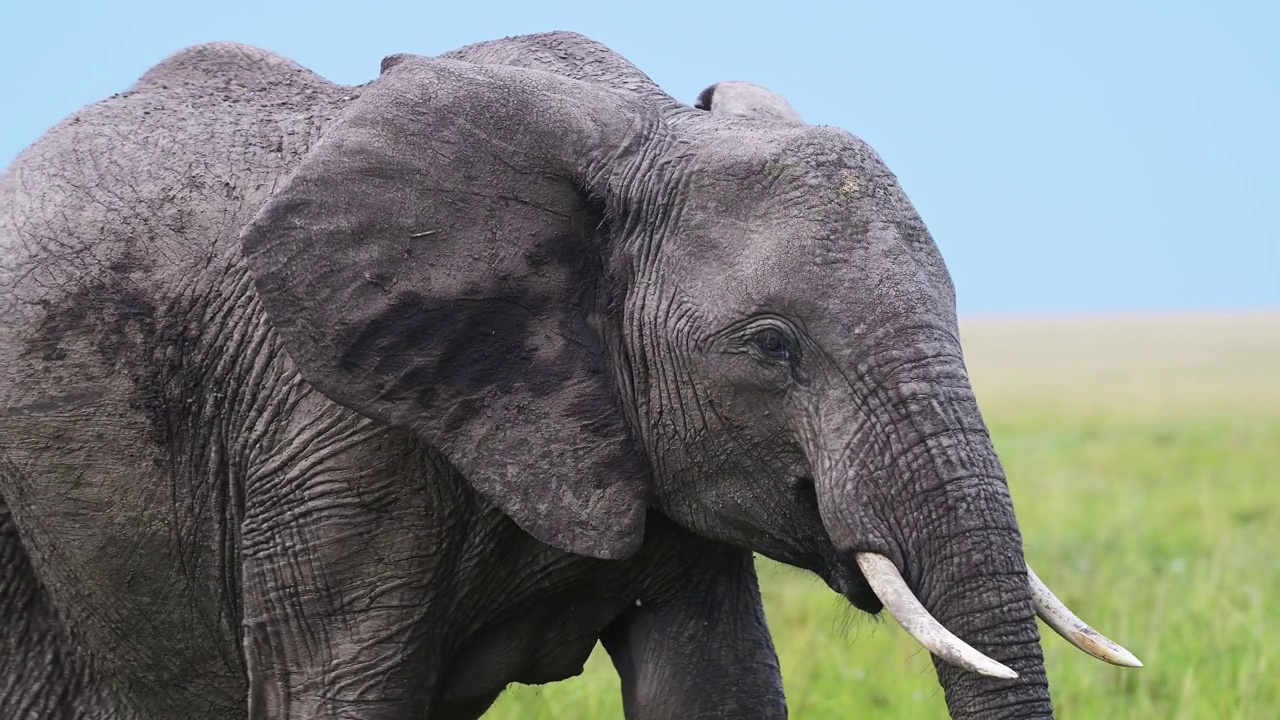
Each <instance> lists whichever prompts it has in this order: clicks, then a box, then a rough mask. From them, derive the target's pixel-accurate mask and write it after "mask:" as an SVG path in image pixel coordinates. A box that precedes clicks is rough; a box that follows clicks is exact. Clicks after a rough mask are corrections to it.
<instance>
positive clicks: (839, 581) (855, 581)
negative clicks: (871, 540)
mask: <svg viewBox="0 0 1280 720" xmlns="http://www.w3.org/2000/svg"><path fill="white" fill-rule="evenodd" d="M820 575H821V577H822V579H823V581H824V582H826V583H827V585H828V586H830V587H831V589H832V590H835V591H836V592H838V593H840V594H841V595H843V596H844V598H845V599H846V600H848V601H849V604H850V605H853V606H854V607H856V608H858V609H859V610H861V611H863V612H865V613H868V614H871V615H879V614H880V611H881V610H883V609H884V602H883V601H881V600H880V598H879V597H878V596H877V595H876V593H875V590H872V589H871V584H870V583H868V582H867V578H866V577H865V576H864V575H863V574H862V570H861V569H859V568H858V563H857V560H856V559H855V554H854V553H841V555H840V557H839V559H838V560H837V561H836V562H834V563H832V564H831V566H830V568H829V569H828V570H827V571H825V572H823V573H821V574H820Z"/></svg>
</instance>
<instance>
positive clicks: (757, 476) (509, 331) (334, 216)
mask: <svg viewBox="0 0 1280 720" xmlns="http://www.w3.org/2000/svg"><path fill="white" fill-rule="evenodd" d="M504 47H509V46H504ZM589 49H590V51H591V52H595V53H599V55H600V56H601V57H611V58H616V56H611V55H609V54H608V51H607V50H602V49H600V46H595V45H592V46H591V47H590V48H589ZM494 52H496V51H494ZM494 52H490V51H489V50H482V51H477V52H473V53H472V54H471V55H470V56H468V57H465V61H464V60H459V59H451V58H436V59H426V58H418V57H411V56H397V57H395V58H392V59H391V61H389V62H387V63H385V65H384V72H383V74H382V76H381V77H380V78H379V79H378V80H377V81H375V82H374V83H372V84H371V85H369V86H368V87H366V88H364V89H363V90H362V91H361V95H360V96H359V97H358V98H357V99H356V100H354V101H353V102H352V103H351V104H350V106H349V107H348V108H347V109H346V110H345V112H344V113H343V115H342V116H341V117H340V118H339V119H338V120H337V121H336V122H335V124H334V125H333V126H331V127H329V128H327V129H326V131H325V133H324V135H323V137H322V139H321V140H320V142H319V144H318V145H317V146H316V147H315V148H314V149H313V150H312V152H311V154H310V155H309V156H308V157H307V158H305V159H304V161H303V162H302V164H301V166H300V167H298V168H297V169H296V171H295V172H294V174H293V175H292V176H291V177H290V178H289V179H288V181H287V182H286V183H285V184H284V185H283V186H282V187H280V188H278V189H277V191H276V192H275V194H274V195H273V197H272V199H271V200H270V201H269V202H268V203H267V204H266V206H265V207H264V208H262V210H261V211H260V212H259V213H258V215H257V216H256V218H255V219H254V221H253V222H252V223H251V224H250V225H249V227H248V228H247V229H246V230H245V231H244V234H243V243H244V252H245V255H246V258H247V260H248V263H249V267H250V269H251V271H252V273H253V275H254V279H255V284H256V287H257V290H258V294H259V296H260V298H261V301H262V302H263V304H264V307H265V308H266V310H267V313H268V315H269V317H270V318H271V319H272V322H273V324H274V327H275V330H276V332H277V333H278V335H279V336H280V338H281V340H282V341H283V343H284V346H285V347H286V349H287V350H288V352H289V354H290V356H291V357H292V358H293V360H294V362H295V363H296V364H297V365H298V367H299V369H300V371H301V372H302V373H303V374H304V376H305V377H306V378H307V379H308V381H309V382H311V383H312V384H313V385H314V386H315V387H316V388H318V389H319V390H320V391H321V392H323V393H324V394H326V395H327V396H329V397H330V398H332V399H334V400H335V401H337V402H339V403H342V404H344V405H346V406H348V407H350V408H353V409H355V410H357V411H359V412H361V413H364V414H365V415H368V416H370V417H373V418H376V419H379V420H382V421H385V422H387V423H390V424H393V425H396V426H400V427H403V428H407V429H410V430H412V431H414V432H417V433H419V434H420V435H421V436H422V437H424V438H426V439H428V440H429V441H430V442H432V443H434V444H435V445H437V446H438V447H439V448H441V449H442V451H443V452H444V453H445V454H446V456H447V457H448V458H449V459H450V461H451V462H452V463H454V464H455V465H456V466H457V468H458V469H459V470H460V471H461V472H462V473H463V474H464V475H465V476H466V477H467V478H469V479H470V481H471V482H472V483H474V485H475V487H476V488H477V490H478V491H479V492H480V493H482V494H483V495H484V496H485V497H486V498H488V499H489V500H490V501H491V502H492V503H493V504H494V505H496V506H497V507H498V508H500V509H501V510H502V511H503V512H505V513H506V514H507V515H509V516H510V517H511V518H512V519H513V520H514V521H515V522H516V523H518V524H519V525H520V526H521V527H523V528H524V529H525V530H526V531H528V532H529V533H531V534H532V535H534V536H535V537H537V538H539V539H540V540H542V541H543V542H546V543H548V544H550V545H552V546H555V547H557V548H560V549H563V550H566V551H569V552H574V553H580V554H585V555H590V556H595V557H600V558H621V557H625V556H627V555H629V554H630V553H632V552H634V551H635V550H636V549H637V547H638V546H639V545H640V543H641V542H642V533H643V528H644V522H643V520H644V517H645V515H646V513H647V512H648V511H649V510H650V508H656V509H657V510H658V511H660V512H662V513H664V514H665V515H667V516H668V517H670V518H672V519H673V520H675V521H676V522H678V523H681V524H682V525H684V526H685V527H687V528H689V529H691V530H693V531H694V532H697V533H699V534H702V535H705V536H708V537H711V538H715V539H718V540H721V541H723V542H726V543H731V544H734V545H738V546H741V547H746V548H751V549H754V550H757V551H759V552H761V553H764V554H766V555H768V556H770V557H772V558H775V559H778V560H780V561H783V562H786V563H790V564H792V565H796V566H799V567H802V568H807V569H809V570H812V571H814V572H815V573H817V574H818V575H819V576H821V577H822V578H823V579H824V580H825V581H826V582H827V583H828V584H829V585H830V586H831V587H832V588H834V589H835V590H836V591H838V592H840V593H842V594H843V595H844V596H845V597H847V598H848V599H849V600H850V601H851V602H852V603H853V604H855V605H856V606H858V607H860V608H863V609H865V610H868V611H871V612H876V611H879V610H880V609H881V607H882V605H883V606H886V607H888V608H889V609H890V611H891V612H892V613H893V614H894V615H895V617H897V618H898V619H899V620H900V621H901V622H902V623H903V625H904V626H906V627H907V628H908V629H909V630H911V631H912V632H913V633H914V634H915V635H916V636H917V637H918V638H920V639H922V641H923V642H924V643H925V645H926V646H927V647H928V648H929V649H930V650H931V651H933V653H934V655H935V662H936V665H937V670H938V674H939V678H940V681H941V683H942V684H943V686H944V687H945V688H946V692H947V700H948V704H949V705H950V708H951V711H952V713H953V714H954V715H956V716H966V717H968V716H983V717H992V716H995V715H997V714H1000V713H1008V714H1011V715H1016V716H1039V715H1045V716H1047V715H1049V714H1050V713H1051V709H1050V704H1049V694H1048V686H1047V682H1046V680H1045V675H1044V669H1043V660H1042V655H1041V652H1040V649H1039V644H1038V643H1039V637H1038V634H1037V631H1036V626H1035V623H1034V617H1035V614H1036V603H1037V602H1038V601H1037V599H1036V598H1034V597H1033V584H1032V582H1029V577H1030V578H1032V580H1033V576H1030V575H1029V573H1028V570H1027V568H1026V565H1025V563H1024V561H1023V556H1022V546H1021V539H1020V536H1019V532H1018V527H1017V525H1016V523H1015V520H1014V513H1013V507H1012V505H1011V502H1010V499H1009V495H1008V492H1007V489H1006V485H1005V480H1004V476H1003V475H1002V471H1001V467H1000V463H999V462H998V460H997V458H996V454H995V451H994V450H993V449H992V446H991V442H990V439H989V438H988V435H987V431H986V428H985V427H984V425H983V422H982V418H981V416H980V414H979V412H978V406H977V404H976V402H975V400H974V397H973V393H972V391H971V390H970V387H969V383H968V380H967V376H966V373H965V367H964V363H963V360H962V357H961V352H960V344H959V341H958V338H957V330H956V316H955V304H954V298H953V290H952V285H951V280H950V278H949V277H948V274H947V271H946V268H945V266H944V265H943V262H942V259H941V258H940V257H939V254H938V251H937V249H936V247H935V246H934V243H933V240H932V239H931V238H930V236H929V233H928V231H927V230H926V229H925V226H924V224H923V223H922V222H921V220H920V218H919V216H918V215H917V213H916V212H915V210H914V209H913V208H912V206H911V204H910V202H909V201H908V200H907V198H906V196H905V195H904V194H903V192H902V189H901V188H900V187H899V185H898V183H897V181H896V179H895V178H894V176H893V175H892V174H891V173H890V172H889V171H888V169H887V168H885V166H884V164H883V163H882V162H881V160H880V158H879V157H877V156H876V154H875V153H874V152H873V151H872V150H871V149H870V148H869V147H867V145H865V144H864V143H862V142H861V141H859V140H858V139H857V138H855V137H854V136H852V135H850V134H849V133H847V132H844V131H842V130H836V129H832V128H820V127H809V126H805V125H803V124H802V122H801V121H800V120H799V116H798V115H796V114H795V112H794V110H791V109H790V106H789V105H786V104H785V102H782V104H781V105H779V104H778V103H777V102H773V101H769V102H763V103H762V102H757V100H753V99H750V98H751V97H755V98H757V99H758V98H759V97H761V96H760V95H758V94H756V95H754V96H751V94H750V93H739V92H737V91H740V90H748V89H750V88H747V87H745V86H743V87H736V88H735V91H734V92H727V93H726V92H723V90H724V88H725V87H726V86H724V85H722V86H719V87H721V90H720V91H711V92H708V93H704V96H705V97H706V103H704V106H705V107H707V108H709V109H710V110H712V112H705V111H703V110H699V109H695V108H690V107H687V106H683V105H681V104H679V103H677V102H674V101H671V100H670V98H668V97H666V96H665V95H662V94H661V93H660V91H656V89H655V88H654V87H653V86H652V85H651V83H649V82H648V80H647V78H644V76H643V75H642V74H640V73H639V72H638V71H635V72H634V74H633V75H628V76H627V78H626V79H625V81H620V82H616V83H614V84H613V85H610V84H609V83H603V82H598V81H596V80H597V79H596V78H592V77H585V78H574V77H567V76H566V75H565V74H562V73H557V72H554V71H555V70H556V68H555V67H554V62H552V61H553V60H554V58H551V59H550V60H548V59H546V58H542V57H540V56H537V55H536V54H534V55H532V56H530V55H523V56H521V57H525V58H528V57H533V59H532V60H529V61H527V62H521V63H511V62H510V58H505V57H495V56H494ZM504 52H505V51H504ZM486 53H489V54H488V55H486ZM498 54H500V53H498ZM614 62H615V63H623V65H618V66H619V67H622V68H623V70H624V71H625V72H624V74H626V73H630V72H631V70H628V69H627V68H630V66H629V65H625V64H624V63H625V61H621V60H620V59H616V61H614ZM483 63H507V64H483ZM513 64H523V65H525V66H526V67H514V66H512V65H513ZM615 77H616V75H615ZM750 87H751V88H754V87H755V86H750ZM758 90H759V91H762V92H764V93H767V92H768V91H766V90H763V88H758ZM752 92H755V91H754V90H753V91H752ZM775 97H776V96H775ZM742 98H748V99H747V100H743V99H742ZM778 100H780V98H778ZM760 108H763V110H761V111H760V112H755V110H756V109H760ZM1047 603H1049V601H1048V600H1045V601H1044V603H1042V604H1046V607H1048V604H1047ZM1063 622H1067V623H1070V622H1075V621H1074V618H1073V617H1070V616H1067V617H1066V619H1065V620H1064V621H1063ZM1091 632H1092V631H1088V630H1078V631H1077V632H1076V633H1075V636H1076V637H1078V638H1079V637H1085V636H1086V635H1087V633H1091ZM1090 637H1091V636H1090ZM960 638H964V640H961V639H960ZM1098 642H1103V641H1098ZM1118 652H1123V651H1118ZM1113 659H1114V658H1113ZM962 668H963V669H967V670H976V671H977V672H976V673H970V672H965V670H963V669H962ZM979 673H981V674H979ZM987 676H993V677H994V678H998V679H993V677H987Z"/></svg>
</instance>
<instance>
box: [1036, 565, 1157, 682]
mask: <svg viewBox="0 0 1280 720" xmlns="http://www.w3.org/2000/svg"><path fill="white" fill-rule="evenodd" d="M1027 580H1029V581H1030V582H1031V597H1032V598H1033V599H1034V600H1035V603H1036V614H1037V615H1039V616H1040V619H1041V620H1044V622H1045V624H1046V625H1048V626H1049V627H1051V628H1053V629H1054V631H1056V632H1057V633H1058V634H1059V635H1061V636H1062V637H1064V638H1066V639H1067V642H1069V643H1071V644H1072V645H1075V646H1076V647H1078V648H1080V649H1081V650H1083V651H1084V652H1086V653H1088V654H1090V655H1092V656H1094V657H1096V658H1098V659H1099V660H1102V661H1104V662H1109V663H1111V664H1112V665H1121V666H1124V667H1142V661H1141V660H1139V659H1138V658H1136V657H1134V655H1133V653H1131V652H1129V651H1128V650H1125V649H1124V648H1122V647H1120V646H1119V645H1117V644H1116V643H1114V642H1112V641H1111V640H1108V639H1107V638H1106V637H1104V636H1103V635H1102V633H1100V632H1098V631H1097V630H1094V629H1093V628H1091V627H1089V626H1088V625H1086V624H1085V623H1084V621H1083V620H1081V619H1080V618H1078V617H1076V616H1075V613H1073V612H1071V611H1070V610H1068V609H1067V606H1066V605H1063V604H1062V601H1061V600H1059V599H1058V598H1056V597H1054V595H1053V593H1052V592H1050V591H1049V588H1048V587H1047V586H1046V585H1045V584H1044V582H1042V581H1041V580H1040V578H1038V577H1036V573H1035V571H1034V570H1032V569H1031V566H1030V565H1028V566H1027Z"/></svg>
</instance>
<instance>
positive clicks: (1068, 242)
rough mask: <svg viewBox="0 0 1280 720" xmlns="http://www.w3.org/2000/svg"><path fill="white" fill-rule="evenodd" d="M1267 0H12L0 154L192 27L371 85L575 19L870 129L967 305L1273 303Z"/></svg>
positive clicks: (1274, 43) (1278, 62)
mask: <svg viewBox="0 0 1280 720" xmlns="http://www.w3.org/2000/svg"><path fill="white" fill-rule="evenodd" d="M744 8H752V9H750V10H746V9H744ZM1278 8H1280V4H1277V3H1262V2H1258V3H1246V2H1214V3H1209V2H1179V1H1177V0H1164V1H1163V2H1102V1H1100V0H1077V1H1076V2H1071V3H1026V2H1001V3H994V2H978V3H956V2H941V1H939V2H901V3H889V2H883V1H881V2H874V3H870V2H868V3H863V2H833V3H829V4H824V3H805V2H798V1H794V0H793V1H789V2H778V3H746V2H732V3H731V2H724V3H701V2H695V1H694V0H684V1H682V2H656V1H650V0H646V1H641V0H635V1H633V2H627V3H621V4H608V3H605V2H597V3H585V2H573V3H540V2H536V1H525V2H505V3H495V2H483V1H480V0H471V1H468V0H450V1H449V2H412V3H411V2H387V3H379V2H372V1H368V2H359V3H352V2H325V1H314V2H306V3H302V2H297V3H294V2H268V1H267V0H258V1H257V2H243V1H241V0H224V1H220V2H210V3H178V2H172V1H169V2H141V1H139V0H119V1H116V2H106V1H105V0H102V1H100V2H93V3H91V2H76V1H74V0H72V1H69V2H61V3H35V2H16V3H10V4H9V7H8V8H6V9H5V10H4V11H3V12H2V13H0V17H3V23H0V98H3V109H2V110H0V165H7V164H8V163H9V162H10V161H11V160H12V159H13V157H14V156H15V155H17V153H18V152H20V151H21V150H22V149H23V148H24V147H26V146H27V145H28V144H30V143H31V142H32V141H33V140H35V139H36V138H37V137H38V136H39V135H40V133H42V132H44V130H46V129H47V128H48V127H50V126H51V125H53V124H54V123H55V122H57V121H58V120H59V119H61V118H62V117H64V116H65V115H67V114H68V113H70V112H72V111H73V110H75V109H76V108H78V107H79V106H81V105H83V104H85V103H88V102H91V101H94V100H97V99H100V98H102V97H105V96H107V95H110V94H111V93H113V92H117V91H119V90H122V89H125V88H126V87H128V86H129V85H130V84H132V82H133V81H134V80H136V79H137V77H138V76H140V75H141V74H142V73H143V72H145V71H146V69H147V68H148V67H149V66H151V65H153V64H155V63H156V62H158V61H159V60H161V59H162V58H164V57H165V56H166V55H167V54H169V53H171V52H173V51H175V50H177V49H179V48H181V47H184V46H186V45H190V44H194V43H198V42H203V41H207V40H236V41H240V42H246V43H251V44H255V45H259V46H262V47H266V48H269V49H272V50H275V51H277V52H280V53H282V54H284V55H287V56H289V57H291V58H293V59H294V60H297V61H298V62H300V63H302V64H303V65H306V66H308V67H311V68H312V69H314V70H316V71H318V72H320V73H321V74H322V75H325V76H327V77H329V78H330V79H332V80H334V81H337V82H343V83H361V82H365V81H367V80H369V79H372V78H373V77H374V76H375V75H376V74H377V69H378V62H379V60H380V59H381V58H382V57H383V56H384V55H388V54H391V53H394V52H415V53H419V54H424V55H431V54H435V53H438V52H443V51H445V50H449V49H452V48H454V47H458V46H460V45H464V44H467V43H470V42H476V41H480V40H488V39H493V38H497V37H502V36H504V35H512V34H522V33H527V32H538V31H543V30H552V29H567V30H576V31H579V32H582V33H585V34H587V35H590V36H592V37H594V38H595V39H597V40H600V41H601V42H603V43H605V44H606V45H609V46H610V47H612V48H614V49H615V50H617V51H619V52H621V53H622V54H623V55H625V56H627V57H628V58H629V59H631V60H632V62H634V63H636V64H637V65H638V66H639V67H640V68H641V69H642V70H644V71H645V72H647V73H648V74H649V75H650V76H651V77H653V78H654V79H655V80H657V81H658V83H659V84H661V85H662V86H663V87H665V88H666V89H667V90H668V91H669V92H671V93H672V94H673V95H675V96H677V97H679V98H681V99H684V100H685V101H692V99H693V98H694V97H695V96H696V95H697V93H698V92H699V91H700V90H701V89H702V88H703V87H705V86H706V85H708V84H710V83H712V82H715V81H718V80H726V79H742V80H751V81H754V82H758V83H761V84H764V85H768V86H770V87H772V88H773V89H775V90H777V91H779V92H781V93H782V94H783V95H785V96H786V97H787V98H788V99H789V100H790V101H791V103H792V104H793V105H794V106H795V107H796V108H797V109H798V110H799V111H800V113H801V114H802V115H804V117H805V119H806V120H808V121H809V122H812V123H818V124H827V125H837V126H840V127H844V128H846V129H848V130H851V131H852V132H854V133H856V134H858V135H859V136H861V137H862V138H864V139H866V140H867V141H868V142H870V143H871V144H872V145H873V146H874V147H875V148H876V149H877V150H878V151H879V152H880V154H881V156H883V157H884V158H885V160H886V161H887V162H888V163H889V166H890V167H891V168H892V169H893V170H894V171H895V172H896V173H897V175H898V177H899V179H900V180H901V181H902V184H903V186H904V187H905V188H906V190H907V192H908V193H909V194H910V195H911V197H912V199H913V200H914V202H915V204H916V207H917V208H918V209H919V210H920V212H921V214H922V215H923V216H924V219H925V221H926V222H927V223H928V225H929V227H930V229H931V230H932V231H933V234H934V237H935V238H936V239H937V241H938V244H939V246H940V247H941V248H942V251H943V255H944V256H945V257H946V259H947V263H948V265H949V266H950V268H951V271H952V274H953V275H954V277H955V280H956V286H957V293H958V296H959V304H960V310H961V312H962V313H983V314H987V313H1006V312H1016V313H1038V312H1065V313H1069V312H1081V311H1136V310H1152V309H1162V310H1164V309H1167V310H1179V309H1235V308H1258V307H1271V308H1275V307H1280V219H1277V214H1278V213H1280V9H1278Z"/></svg>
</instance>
